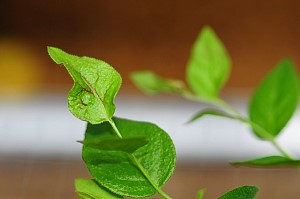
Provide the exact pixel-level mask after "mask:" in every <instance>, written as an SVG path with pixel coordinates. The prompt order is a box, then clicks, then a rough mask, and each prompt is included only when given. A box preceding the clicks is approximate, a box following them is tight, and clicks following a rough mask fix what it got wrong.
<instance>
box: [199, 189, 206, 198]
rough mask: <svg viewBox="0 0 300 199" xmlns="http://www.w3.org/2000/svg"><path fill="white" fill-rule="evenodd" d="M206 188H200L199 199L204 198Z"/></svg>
mask: <svg viewBox="0 0 300 199" xmlns="http://www.w3.org/2000/svg"><path fill="white" fill-rule="evenodd" d="M205 191H206V190H205V189H200V190H199V191H198V193H197V199H202V198H203V196H204V194H205Z"/></svg>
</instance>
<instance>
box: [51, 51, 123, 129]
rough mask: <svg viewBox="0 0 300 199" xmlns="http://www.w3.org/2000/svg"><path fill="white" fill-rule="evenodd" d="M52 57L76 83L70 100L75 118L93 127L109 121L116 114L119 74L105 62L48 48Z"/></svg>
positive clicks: (70, 108)
mask: <svg viewBox="0 0 300 199" xmlns="http://www.w3.org/2000/svg"><path fill="white" fill-rule="evenodd" d="M48 53H49V55H50V57H51V58H52V59H53V60H54V61H55V62H56V63H57V64H63V65H64V66H65V67H66V69H67V70H68V72H69V74H70V75H71V77H72V78H73V80H74V85H73V88H72V89H71V91H70V93H69V97H68V104H69V110H70V112H71V113H73V115H74V116H76V117H77V118H79V119H81V120H85V121H88V122H89V123H92V124H98V123H101V122H104V121H108V120H109V119H111V118H112V116H113V114H114V112H115V105H114V103H113V100H114V98H115V96H116V94H117V92H118V90H119V88H120V86H121V82H122V79H121V76H120V75H119V73H118V72H117V71H116V70H115V69H114V68H113V67H111V66H110V65H109V64H107V63H105V62H104V61H101V60H97V59H94V58H90V57H77V56H75V55H70V54H68V53H66V52H64V51H62V50H60V49H58V48H54V47H48Z"/></svg>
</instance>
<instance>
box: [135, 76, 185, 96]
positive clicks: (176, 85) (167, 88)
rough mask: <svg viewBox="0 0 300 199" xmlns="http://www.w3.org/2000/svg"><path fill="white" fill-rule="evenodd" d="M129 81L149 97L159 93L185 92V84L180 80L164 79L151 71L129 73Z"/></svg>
mask: <svg viewBox="0 0 300 199" xmlns="http://www.w3.org/2000/svg"><path fill="white" fill-rule="evenodd" d="M130 77H131V80H132V81H133V83H134V84H135V85H136V86H137V87H138V88H139V89H140V90H142V91H144V92H145V93H147V94H150V95H156V94H159V93H163V92H167V93H177V94H181V93H184V92H187V91H186V88H185V84H184V83H183V82H182V81H180V80H172V79H164V78H161V77H159V76H158V75H156V74H155V73H153V72H151V71H138V72H133V73H131V76H130Z"/></svg>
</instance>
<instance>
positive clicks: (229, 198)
mask: <svg viewBox="0 0 300 199" xmlns="http://www.w3.org/2000/svg"><path fill="white" fill-rule="evenodd" d="M258 191H259V189H258V188H257V187H255V186H242V187H238V188H236V189H233V190H231V191H229V192H227V193H225V194H224V195H222V196H221V197H220V198H219V199H254V198H255V196H256V194H257V192H258Z"/></svg>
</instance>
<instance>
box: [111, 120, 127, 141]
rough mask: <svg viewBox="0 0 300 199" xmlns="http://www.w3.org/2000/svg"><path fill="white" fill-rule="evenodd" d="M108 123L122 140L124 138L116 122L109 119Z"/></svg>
mask: <svg viewBox="0 0 300 199" xmlns="http://www.w3.org/2000/svg"><path fill="white" fill-rule="evenodd" d="M108 122H109V124H110V125H111V126H112V128H113V129H114V130H115V132H116V134H117V136H118V137H119V138H121V139H122V138H123V137H122V134H121V133H120V131H119V129H118V128H117V126H116V124H115V122H114V121H113V120H112V119H109V120H108Z"/></svg>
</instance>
